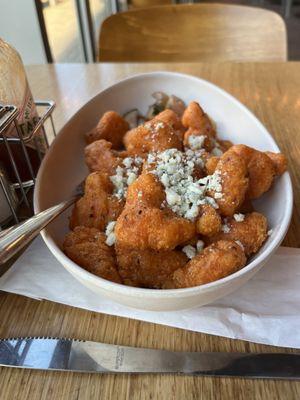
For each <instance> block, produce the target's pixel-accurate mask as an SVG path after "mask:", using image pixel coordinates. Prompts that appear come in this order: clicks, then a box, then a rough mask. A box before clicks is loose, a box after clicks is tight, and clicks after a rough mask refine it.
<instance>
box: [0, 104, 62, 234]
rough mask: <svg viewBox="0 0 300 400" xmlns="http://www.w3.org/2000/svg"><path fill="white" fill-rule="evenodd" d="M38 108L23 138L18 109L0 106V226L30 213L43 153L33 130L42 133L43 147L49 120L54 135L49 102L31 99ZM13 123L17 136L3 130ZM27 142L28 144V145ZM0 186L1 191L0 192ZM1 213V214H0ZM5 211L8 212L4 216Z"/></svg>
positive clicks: (4, 225)
mask: <svg viewBox="0 0 300 400" xmlns="http://www.w3.org/2000/svg"><path fill="white" fill-rule="evenodd" d="M35 105H36V107H37V109H38V110H40V109H41V110H42V112H41V115H39V120H38V122H37V123H36V125H35V126H34V127H33V130H32V131H31V133H30V135H28V136H27V137H24V136H23V135H22V132H21V131H20V127H19V126H18V123H17V116H18V114H19V111H18V109H17V107H15V106H13V105H0V149H1V154H0V192H1V193H0V194H1V198H0V202H1V210H0V211H1V212H0V227H1V229H3V228H7V227H9V226H10V225H12V224H14V223H18V222H20V221H22V220H24V219H26V218H28V217H30V216H31V215H32V214H33V206H32V195H33V188H34V185H35V180H36V175H37V171H38V168H39V165H40V163H41V161H42V159H43V157H44V155H45V152H41V149H40V147H39V145H38V142H37V133H39V135H42V137H43V142H44V145H45V148H46V149H45V150H47V149H48V148H49V143H50V141H51V140H50V133H49V132H47V133H46V129H45V122H46V121H47V119H49V120H50V129H51V131H52V136H53V137H55V136H56V131H55V127H54V123H53V118H52V112H53V110H54V108H55V103H54V102H53V101H35ZM12 124H14V126H15V129H16V132H17V137H7V136H6V135H5V132H7V130H8V128H9V127H11V125H12ZM29 144H30V145H29ZM1 189H2V191H1ZM1 214H2V215H1ZM6 214H9V215H8V216H6Z"/></svg>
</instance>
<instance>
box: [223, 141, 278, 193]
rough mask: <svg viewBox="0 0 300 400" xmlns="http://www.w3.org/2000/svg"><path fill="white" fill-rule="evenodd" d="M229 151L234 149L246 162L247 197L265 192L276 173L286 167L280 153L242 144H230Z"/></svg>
mask: <svg viewBox="0 0 300 400" xmlns="http://www.w3.org/2000/svg"><path fill="white" fill-rule="evenodd" d="M230 151H234V152H235V153H236V154H238V155H239V156H241V157H242V158H243V159H244V160H245V162H246V165H247V168H248V173H249V188H248V191H247V195H246V196H247V198H249V199H257V198H258V197H260V196H261V195H262V194H264V193H265V192H267V191H268V190H269V189H270V187H271V186H272V183H273V181H274V179H275V177H276V175H278V174H280V172H284V171H285V169H286V160H285V157H284V156H283V155H282V154H276V153H270V152H269V153H263V152H261V151H259V150H256V149H253V148H251V147H248V146H246V145H243V144H238V145H235V146H232V147H231V148H230Z"/></svg>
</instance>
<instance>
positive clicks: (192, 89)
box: [34, 72, 293, 311]
mask: <svg viewBox="0 0 300 400" xmlns="http://www.w3.org/2000/svg"><path fill="white" fill-rule="evenodd" d="M155 91H163V92H166V93H168V94H174V95H176V96H178V97H180V98H182V99H183V100H184V101H185V102H186V103H188V102H189V101H191V100H196V101H198V102H199V103H200V104H201V106H202V107H203V108H204V110H205V111H206V112H207V113H208V114H209V115H210V116H211V117H212V118H213V120H214V121H215V122H216V124H217V130H218V134H219V136H220V137H221V138H226V139H230V140H231V141H233V142H234V143H245V144H247V145H249V146H252V147H255V148H257V149H259V150H270V151H275V152H276V151H279V149H278V147H277V145H276V143H275V141H274V139H273V138H272V136H271V135H270V134H269V133H268V132H267V130H266V129H265V127H264V126H263V125H262V124H261V123H260V122H259V121H258V119H257V118H256V117H255V116H254V115H253V114H252V113H251V112H250V111H249V110H248V109H247V108H245V107H244V106H243V105H242V104H241V103H240V102H239V101H237V100H236V99H234V98H233V97H232V96H231V95H229V94H228V93H226V92H225V91H223V90H222V89H220V88H218V87H216V86H215V85H213V84H211V83H209V82H207V81H204V80H202V79H198V78H195V77H193V76H189V75H183V74H178V73H171V72H153V73H148V74H141V75H137V76H133V77H131V78H128V79H125V80H123V81H121V82H118V83H117V84H115V85H113V86H111V87H109V88H108V89H106V90H104V91H102V92H101V93H99V94H98V95H97V96H95V97H94V98H93V99H91V100H90V101H89V102H88V103H87V104H86V105H85V106H83V107H82V108H81V109H80V110H79V111H78V112H77V113H76V114H75V115H74V116H73V117H72V118H71V120H70V121H69V122H68V123H67V124H66V125H65V126H64V128H63V129H62V130H61V132H60V133H59V135H58V136H57V138H56V139H55V141H54V142H53V144H52V146H51V148H50V150H49V152H48V154H47V155H46V157H45V159H44V161H43V163H42V166H41V168H40V171H39V174H38V178H37V184H36V188H35V195H34V205H35V211H36V212H39V211H41V210H44V209H46V208H47V207H50V206H52V205H54V204H56V203H58V202H60V201H62V200H64V199H67V198H68V197H69V196H70V195H71V193H72V191H73V189H74V187H75V186H76V185H77V184H78V183H79V182H81V181H82V180H83V179H84V177H85V176H86V175H87V172H88V171H87V168H86V166H85V164H84V156H83V155H84V146H85V142H84V137H83V134H84V132H86V131H87V130H89V129H91V128H92V127H93V126H94V125H95V124H96V123H97V121H98V119H99V116H101V115H102V114H103V113H104V112H105V111H108V110H115V111H117V112H119V113H121V114H122V113H124V112H126V111H128V110H130V109H132V108H135V107H138V108H139V110H140V111H141V112H143V113H144V112H146V110H147V108H148V106H149V104H151V102H153V99H152V97H151V94H152V93H153V92H155ZM292 203H293V194H292V186H291V180H290V176H289V174H288V173H285V174H284V175H283V176H282V177H280V178H279V179H278V180H277V182H276V184H275V185H274V186H273V188H272V190H271V191H269V192H268V193H267V194H266V195H264V196H263V197H262V198H261V199H259V200H258V201H257V202H256V204H255V207H256V209H257V210H258V211H261V212H262V213H263V214H265V215H266V216H267V218H268V221H269V228H270V229H272V230H273V233H272V234H271V236H270V237H269V238H268V240H267V242H266V243H265V244H264V246H263V247H262V248H261V250H260V251H259V253H258V254H256V255H255V257H253V258H252V259H251V262H250V263H249V264H248V265H247V266H246V267H245V268H243V269H241V270H240V271H238V272H236V273H235V274H232V275H230V276H227V277H226V278H224V279H220V280H218V281H216V282H212V283H209V284H206V285H202V286H198V287H192V288H188V289H177V290H152V289H141V288H133V287H128V286H125V285H120V284H116V283H113V282H110V281H107V280H105V279H102V278H99V277H97V276H95V275H92V274H91V273H89V272H87V271H85V270H84V269H83V268H81V267H80V266H78V265H77V264H75V263H74V262H73V261H71V260H70V259H69V258H68V257H67V256H66V255H65V254H64V253H63V252H62V250H61V245H62V241H63V238H64V236H65V234H66V233H67V231H68V216H69V215H70V212H71V210H68V211H67V212H65V213H64V214H62V215H61V216H60V217H59V218H57V219H56V220H55V221H54V222H53V223H52V224H51V225H50V226H49V227H47V229H45V230H44V232H43V233H42V235H43V238H44V240H45V242H46V244H47V246H48V247H49V249H50V251H51V252H52V253H53V254H54V256H55V257H56V258H57V260H59V261H60V262H61V264H62V265H63V266H64V267H65V268H66V269H67V270H68V271H69V272H70V273H71V274H72V275H73V276H74V277H75V278H76V279H78V280H79V281H80V282H81V283H82V284H83V285H85V286H87V287H89V288H90V289H92V290H93V291H94V292H96V293H99V295H103V296H106V297H108V298H110V299H112V300H115V301H116V302H118V303H121V304H124V305H127V306H131V307H134V308H139V309H145V310H158V311H165V310H180V309H186V308H191V307H195V306H200V305H203V304H207V303H209V302H212V301H214V300H216V299H218V298H220V297H222V296H224V295H226V294H228V293H230V292H232V291H234V290H236V289H237V288H239V287H240V286H241V285H243V284H244V283H245V282H246V281H248V279H250V278H251V277H252V276H253V275H254V274H255V273H256V272H257V271H259V270H260V268H261V267H262V266H263V265H264V264H265V262H266V261H267V260H268V259H269V257H270V256H271V255H272V254H273V253H274V251H275V250H276V248H277V247H278V246H279V244H280V242H281V241H282V239H283V238H284V236H285V233H286V231H287V229H288V226H289V222H290V218H291V212H292ZM99 301H101V300H99Z"/></svg>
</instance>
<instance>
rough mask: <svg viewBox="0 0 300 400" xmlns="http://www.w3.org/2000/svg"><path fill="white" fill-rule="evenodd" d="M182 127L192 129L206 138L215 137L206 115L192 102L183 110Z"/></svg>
mask: <svg viewBox="0 0 300 400" xmlns="http://www.w3.org/2000/svg"><path fill="white" fill-rule="evenodd" d="M181 121H182V125H183V126H184V127H185V128H193V130H194V131H198V132H199V134H202V135H206V136H212V137H215V136H216V131H215V129H214V127H213V124H212V122H211V120H210V119H209V117H208V115H207V114H205V113H204V111H203V110H202V108H201V107H200V106H199V104H198V103H196V102H195V101H192V102H191V103H190V104H189V105H188V106H187V108H186V109H185V111H184V113H183V116H182V120H181Z"/></svg>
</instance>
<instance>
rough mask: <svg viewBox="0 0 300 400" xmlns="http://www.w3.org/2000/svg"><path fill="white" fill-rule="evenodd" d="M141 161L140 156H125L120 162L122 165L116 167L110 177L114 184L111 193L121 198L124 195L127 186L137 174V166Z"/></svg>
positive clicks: (138, 166)
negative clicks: (114, 172)
mask: <svg viewBox="0 0 300 400" xmlns="http://www.w3.org/2000/svg"><path fill="white" fill-rule="evenodd" d="M142 163H143V159H142V158H141V157H126V158H124V160H123V162H122V166H120V165H119V166H118V167H117V168H116V174H115V175H113V176H111V177H110V180H111V182H112V183H113V185H114V191H113V194H114V195H115V196H116V197H117V198H118V199H119V200H122V199H124V198H125V197H126V194H127V188H128V186H129V185H131V184H132V183H133V182H134V181H135V180H136V179H137V177H138V175H139V168H140V166H141V165H142Z"/></svg>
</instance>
